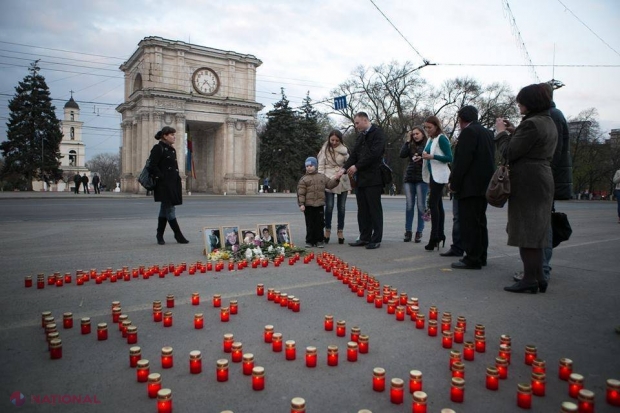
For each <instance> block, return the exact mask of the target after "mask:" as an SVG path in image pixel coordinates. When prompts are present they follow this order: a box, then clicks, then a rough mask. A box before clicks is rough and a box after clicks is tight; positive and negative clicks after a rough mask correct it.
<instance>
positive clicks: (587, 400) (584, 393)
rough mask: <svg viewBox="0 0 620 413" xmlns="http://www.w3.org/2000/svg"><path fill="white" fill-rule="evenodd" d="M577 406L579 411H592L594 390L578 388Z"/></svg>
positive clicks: (582, 412)
mask: <svg viewBox="0 0 620 413" xmlns="http://www.w3.org/2000/svg"><path fill="white" fill-rule="evenodd" d="M577 408H578V411H579V413H594V392H592V391H590V390H586V389H581V390H579V395H578V396H577Z"/></svg>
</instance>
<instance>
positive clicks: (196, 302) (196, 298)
mask: <svg viewBox="0 0 620 413" xmlns="http://www.w3.org/2000/svg"><path fill="white" fill-rule="evenodd" d="M199 304H200V294H199V293H192V305H199Z"/></svg>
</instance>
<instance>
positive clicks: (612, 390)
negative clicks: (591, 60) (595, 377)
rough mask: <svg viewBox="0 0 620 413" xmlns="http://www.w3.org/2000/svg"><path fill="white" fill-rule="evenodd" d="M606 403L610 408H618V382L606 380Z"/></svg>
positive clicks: (619, 383) (619, 382)
mask: <svg viewBox="0 0 620 413" xmlns="http://www.w3.org/2000/svg"><path fill="white" fill-rule="evenodd" d="M606 398H607V403H609V404H611V405H612V406H620V380H616V379H608V380H607V393H606Z"/></svg>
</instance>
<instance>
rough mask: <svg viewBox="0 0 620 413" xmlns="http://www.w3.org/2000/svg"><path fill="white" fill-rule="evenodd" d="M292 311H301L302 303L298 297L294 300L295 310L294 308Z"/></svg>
mask: <svg viewBox="0 0 620 413" xmlns="http://www.w3.org/2000/svg"><path fill="white" fill-rule="evenodd" d="M289 308H290V307H289ZM292 310H293V312H294V313H298V312H299V310H301V301H300V300H299V298H297V297H295V298H293V308H292Z"/></svg>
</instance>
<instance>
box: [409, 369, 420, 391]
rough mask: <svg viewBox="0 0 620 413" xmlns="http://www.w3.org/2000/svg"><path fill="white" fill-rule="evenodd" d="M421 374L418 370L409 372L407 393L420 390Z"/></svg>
mask: <svg viewBox="0 0 620 413" xmlns="http://www.w3.org/2000/svg"><path fill="white" fill-rule="evenodd" d="M422 384H423V383H422V372H421V371H420V370H411V371H410V372H409V393H413V392H416V391H421V390H422Z"/></svg>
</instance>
